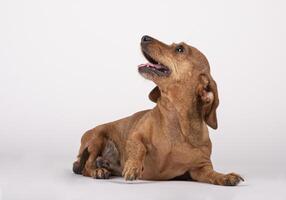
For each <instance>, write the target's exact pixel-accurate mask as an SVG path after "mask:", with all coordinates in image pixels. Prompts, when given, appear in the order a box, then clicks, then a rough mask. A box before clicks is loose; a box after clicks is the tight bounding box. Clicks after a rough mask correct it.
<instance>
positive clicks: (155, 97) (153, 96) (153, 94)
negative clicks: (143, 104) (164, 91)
mask: <svg viewBox="0 0 286 200" xmlns="http://www.w3.org/2000/svg"><path fill="white" fill-rule="evenodd" d="M160 96H161V92H160V89H159V87H158V86H156V87H154V88H153V90H152V91H151V92H150V93H149V99H150V100H151V101H153V102H154V103H157V101H158V99H159V98H160Z"/></svg>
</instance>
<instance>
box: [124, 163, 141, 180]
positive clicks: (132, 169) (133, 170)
mask: <svg viewBox="0 0 286 200" xmlns="http://www.w3.org/2000/svg"><path fill="white" fill-rule="evenodd" d="M142 172H143V167H142V164H141V163H140V162H138V161H132V160H128V161H127V162H126V163H125V165H124V169H123V172H122V176H124V178H125V180H129V181H133V180H136V179H138V178H140V177H141V175H142Z"/></svg>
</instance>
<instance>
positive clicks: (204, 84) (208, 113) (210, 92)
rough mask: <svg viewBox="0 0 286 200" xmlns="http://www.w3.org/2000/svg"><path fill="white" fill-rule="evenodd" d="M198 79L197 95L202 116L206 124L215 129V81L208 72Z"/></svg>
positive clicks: (216, 94)
mask: <svg viewBox="0 0 286 200" xmlns="http://www.w3.org/2000/svg"><path fill="white" fill-rule="evenodd" d="M199 79H200V80H199V81H200V83H199V86H198V95H199V102H200V104H201V105H200V109H201V112H202V117H203V119H204V121H205V122H206V123H207V125H209V126H210V127H211V128H213V129H217V126H218V125H217V117H216V109H217V107H218V104H219V99H218V92H217V86H216V82H215V81H214V80H213V78H212V77H211V76H210V75H209V74H202V75H200V77H199Z"/></svg>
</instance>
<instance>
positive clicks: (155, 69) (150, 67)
mask: <svg viewBox="0 0 286 200" xmlns="http://www.w3.org/2000/svg"><path fill="white" fill-rule="evenodd" d="M142 53H143V55H144V57H145V58H146V59H147V60H148V61H149V63H145V64H140V65H138V70H139V72H141V73H146V72H147V73H148V72H151V73H155V74H156V75H158V76H168V75H169V74H170V69H169V67H167V66H165V65H163V64H161V63H159V62H157V61H156V60H155V59H154V58H152V57H151V56H150V55H149V54H148V53H146V52H145V51H144V50H143V49H142Z"/></svg>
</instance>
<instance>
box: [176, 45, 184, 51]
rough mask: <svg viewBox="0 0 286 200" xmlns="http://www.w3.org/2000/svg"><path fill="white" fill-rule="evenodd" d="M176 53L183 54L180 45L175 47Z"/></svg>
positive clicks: (182, 48)
mask: <svg viewBox="0 0 286 200" xmlns="http://www.w3.org/2000/svg"><path fill="white" fill-rule="evenodd" d="M176 52H178V53H183V52H184V47H183V46H182V45H179V46H177V47H176Z"/></svg>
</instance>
